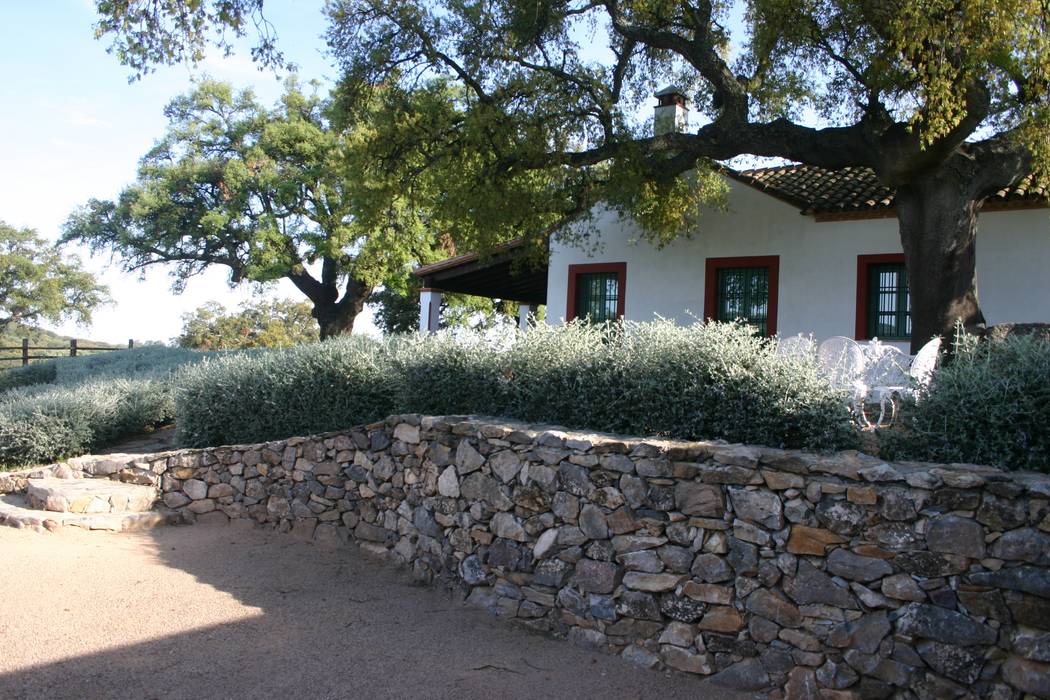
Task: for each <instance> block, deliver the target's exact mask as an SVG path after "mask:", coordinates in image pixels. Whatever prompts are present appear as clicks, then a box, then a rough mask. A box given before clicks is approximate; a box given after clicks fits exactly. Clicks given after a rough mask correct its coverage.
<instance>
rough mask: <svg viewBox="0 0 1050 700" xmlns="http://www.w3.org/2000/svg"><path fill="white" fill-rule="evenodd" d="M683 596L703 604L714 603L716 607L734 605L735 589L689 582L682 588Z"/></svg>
mask: <svg viewBox="0 0 1050 700" xmlns="http://www.w3.org/2000/svg"><path fill="white" fill-rule="evenodd" d="M682 595H684V596H688V597H690V598H692V599H693V600H699V601H700V602H702V603H713V604H715V605H731V604H732V603H733V589H732V588H730V587H729V586H715V585H712V584H710V583H697V582H696V581H688V582H686V584H685V585H684V586H682Z"/></svg>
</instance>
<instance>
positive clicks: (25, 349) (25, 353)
mask: <svg viewBox="0 0 1050 700" xmlns="http://www.w3.org/2000/svg"><path fill="white" fill-rule="evenodd" d="M28 364H29V338H22V366H23V367H25V366H26V365H28Z"/></svg>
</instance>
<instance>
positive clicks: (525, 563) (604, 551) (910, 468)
mask: <svg viewBox="0 0 1050 700" xmlns="http://www.w3.org/2000/svg"><path fill="white" fill-rule="evenodd" d="M107 460H108V461H106V462H105V463H104V466H103V467H99V466H98V465H99V464H101V462H99V461H98V460H95V461H93V460H92V459H83V460H80V461H77V460H71V461H70V462H69V463H67V464H66V465H63V466H62V467H61V468H63V469H74V470H82V471H86V472H88V473H90V474H92V475H95V476H110V478H121V479H127V480H132V479H137V480H139V482H143V481H145V482H152V483H155V484H156V485H157V486H158V488H159V490H160V492H161V493H162V498H163V502H164V504H165V505H166V506H167V507H168V508H171V509H174V510H177V511H179V512H181V513H182V514H183V515H184V517H185V519H187V520H195V519H197V518H251V519H254V520H255V521H257V522H259V523H264V524H267V525H269V526H272V527H276V528H278V529H280V530H283V531H292V532H294V533H297V534H300V535H303V536H307V537H312V538H313V539H315V540H318V541H324V542H328V543H334V544H337V545H338V544H341V543H345V542H347V541H348V540H353V541H356V542H357V543H358V544H359V545H360V546H362V547H363V548H365V549H367V550H370V551H373V552H376V553H380V554H383V555H386V556H390V557H393V558H395V559H397V560H398V561H400V562H402V563H404V564H405V565H407V566H409V567H411V570H412V572H413V574H414V575H415V576H416V577H417V578H418V579H420V580H424V581H429V582H434V581H442V582H444V583H445V584H447V585H449V586H451V587H453V588H454V589H455V590H457V591H459V592H460V593H461V595H462V596H463V597H465V599H466V600H467V602H468V603H471V604H474V605H478V606H481V607H483V608H486V609H488V610H490V611H491V612H492V613H494V614H496V615H499V616H501V617H505V618H512V619H514V620H516V621H518V622H519V623H521V624H523V625H526V626H528V627H530V628H533V629H536V630H541V631H544V632H551V633H555V634H559V635H564V636H567V637H569V638H570V639H571V640H573V641H574V642H576V643H580V644H584V645H588V646H591V647H595V648H601V649H603V650H607V651H612V652H615V653H618V654H621V655H622V656H624V657H625V658H627V659H629V660H631V661H633V662H635V663H638V664H640V665H642V666H646V667H670V668H673V669H676V670H678V671H681V672H685V673H691V674H697V675H701V676H707V675H713V674H717V676H718V681H719V682H721V683H724V684H726V685H729V686H732V687H736V688H744V689H754V690H760V689H767V688H773V689H774V690H773V691H772V692H773V693H774V694H780V695H783V696H785V697H787V698H810V697H812V698H816V697H820V698H829V699H835V698H842V699H847V698H885V697H908V698H912V697H918V698H959V697H966V698H969V697H982V698H983V697H993V698H1003V699H1004V700H1005V699H1007V698H1020V697H1021V696H1022V695H1023V694H1024V693H1028V694H1031V695H1035V696H1037V697H1043V698H1048V697H1050V534H1048V533H1050V505H1048V503H1050V478H1048V477H1046V476H1044V475H1037V474H1026V473H1004V472H1000V471H998V470H994V469H990V468H986V467H978V466H972V465H931V464H917V463H887V462H884V461H881V460H878V459H875V458H872V457H869V456H866V455H863V454H859V453H852V452H847V453H835V454H828V455H815V454H809V453H804V452H797V451H786V450H776V449H769V448H763V447H749V446H741V445H727V444H722V443H717V442H678V441H660V440H652V439H634V438H625V437H621V436H609V435H593V434H584V433H578V432H567V431H562V430H554V429H543V428H539V427H530V426H526V425H519V424H513V423H507V422H504V421H500V420H494V419H481V418H462V417H444V418H435V417H420V416H415V415H408V416H394V417H391V418H389V419H387V420H386V421H385V422H382V423H377V424H374V425H369V426H365V427H360V428H355V429H351V430H347V431H345V432H340V433H334V434H329V435H322V436H315V437H311V438H294V439H289V440H283V441H278V442H271V443H266V444H262V445H253V446H235V447H220V448H214V449H206V450H185V451H179V452H173V453H165V454H158V455H152V456H151V455H146V456H143V455H138V456H136V457H135V458H134V461H128V462H127V463H126V464H124V463H121V459H120V458H113V457H110V458H107ZM12 483H13V482H12Z"/></svg>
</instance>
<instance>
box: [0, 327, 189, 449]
mask: <svg viewBox="0 0 1050 700" xmlns="http://www.w3.org/2000/svg"><path fill="white" fill-rule="evenodd" d="M204 356H205V355H204V354H203V353H199V352H193V351H190V350H181V349H177V348H164V347H151V348H141V349H135V350H120V351H116V352H111V353H105V354H99V355H93V356H87V357H76V358H61V359H56V360H52V361H50V362H47V363H41V364H37V365H29V366H28V367H25V368H21V369H20V371H18V372H17V373H15V374H16V376H18V377H21V378H22V379H26V378H27V377H30V376H39V377H40V378H41V379H42V380H44V382H46V383H39V384H32V385H26V384H25V383H24V382H21V383H20V386H19V388H12V389H9V390H8V391H4V392H2V393H0V466H8V467H14V466H23V465H31V464H40V463H46V462H53V461H55V460H58V459H62V458H65V457H70V456H74V455H78V454H83V453H84V452H89V451H92V450H95V449H98V448H100V447H104V446H106V445H109V444H112V443H113V442H115V441H117V440H120V439H121V438H124V437H127V436H129V435H134V434H137V433H141V432H143V431H145V430H149V429H151V428H153V427H154V426H157V425H160V424H162V423H165V422H168V421H170V420H171V419H172V417H173V416H174V414H175V404H174V399H173V391H172V384H171V381H170V375H171V373H172V370H174V369H175V368H177V367H180V366H182V365H184V364H187V363H192V362H196V361H199V360H200V359H202V358H203V357H204Z"/></svg>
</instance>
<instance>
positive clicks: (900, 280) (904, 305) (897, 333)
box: [868, 263, 911, 340]
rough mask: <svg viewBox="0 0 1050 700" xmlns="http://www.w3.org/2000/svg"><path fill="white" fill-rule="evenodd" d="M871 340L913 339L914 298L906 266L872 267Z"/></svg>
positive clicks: (870, 279) (884, 265) (891, 264)
mask: <svg viewBox="0 0 1050 700" xmlns="http://www.w3.org/2000/svg"><path fill="white" fill-rule="evenodd" d="M868 337H869V338H879V339H880V340H908V339H910V338H911V295H910V294H909V292H908V273H907V270H906V269H905V266H904V263H886V264H879V265H871V266H869V267H868Z"/></svg>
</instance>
